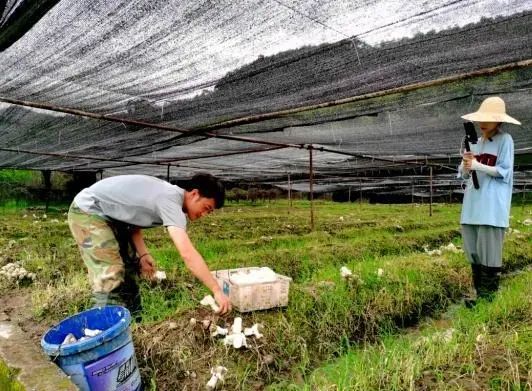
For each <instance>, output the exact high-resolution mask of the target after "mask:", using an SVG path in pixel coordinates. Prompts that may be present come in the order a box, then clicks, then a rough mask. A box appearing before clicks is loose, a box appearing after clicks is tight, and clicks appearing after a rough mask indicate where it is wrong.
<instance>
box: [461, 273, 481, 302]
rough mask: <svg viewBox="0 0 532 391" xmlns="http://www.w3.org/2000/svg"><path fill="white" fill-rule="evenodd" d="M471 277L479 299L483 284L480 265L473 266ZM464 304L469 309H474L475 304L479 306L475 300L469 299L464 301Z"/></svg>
mask: <svg viewBox="0 0 532 391" xmlns="http://www.w3.org/2000/svg"><path fill="white" fill-rule="evenodd" d="M471 275H472V279H473V287H474V288H475V292H476V293H477V297H479V290H480V289H481V284H482V274H481V267H480V265H479V264H478V263H472V264H471ZM464 303H465V306H466V307H467V308H473V307H474V306H475V304H477V300H476V299H474V298H471V297H468V298H466V299H465V300H464Z"/></svg>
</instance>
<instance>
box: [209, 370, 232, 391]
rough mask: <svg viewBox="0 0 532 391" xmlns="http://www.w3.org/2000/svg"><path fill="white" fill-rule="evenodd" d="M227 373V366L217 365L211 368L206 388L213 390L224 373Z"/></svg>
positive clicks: (222, 378)
mask: <svg viewBox="0 0 532 391" xmlns="http://www.w3.org/2000/svg"><path fill="white" fill-rule="evenodd" d="M226 373H227V368H226V367H222V366H217V367H216V368H212V369H211V375H212V376H211V378H210V379H209V381H208V382H207V389H208V390H214V389H216V385H217V384H218V381H220V382H223V381H224V377H225V374H226Z"/></svg>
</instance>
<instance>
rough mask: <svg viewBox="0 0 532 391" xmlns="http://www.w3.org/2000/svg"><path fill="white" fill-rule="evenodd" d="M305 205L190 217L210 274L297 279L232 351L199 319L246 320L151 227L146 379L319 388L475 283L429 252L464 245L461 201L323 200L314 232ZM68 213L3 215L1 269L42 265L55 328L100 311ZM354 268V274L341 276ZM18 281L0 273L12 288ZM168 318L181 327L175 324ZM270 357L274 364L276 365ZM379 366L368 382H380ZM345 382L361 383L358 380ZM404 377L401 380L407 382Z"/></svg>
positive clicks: (513, 260) (513, 252)
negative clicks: (258, 331)
mask: <svg viewBox="0 0 532 391" xmlns="http://www.w3.org/2000/svg"><path fill="white" fill-rule="evenodd" d="M294 205H295V206H294V207H292V208H289V207H288V204H287V202H285V201H277V202H272V203H263V204H260V203H257V204H255V205H252V204H246V203H244V204H242V203H240V204H237V203H235V204H230V205H228V206H226V207H225V208H223V209H222V210H220V211H217V212H216V213H214V214H213V215H211V216H208V217H205V218H203V219H201V220H199V221H198V222H191V223H190V225H189V229H188V231H189V234H190V236H191V239H192V241H193V243H194V244H195V245H196V246H197V248H198V249H199V251H200V252H201V253H202V254H203V255H204V257H205V259H206V261H207V263H208V264H209V267H210V268H211V269H212V270H219V269H227V268H236V267H244V266H270V267H271V268H273V269H274V270H275V271H277V272H278V273H281V274H284V275H288V276H290V277H292V279H293V282H292V284H291V288H290V300H289V306H288V307H287V308H285V309H275V310H270V311H258V312H253V313H247V314H243V320H244V324H245V325H246V326H248V325H251V324H253V323H261V324H263V325H264V332H263V334H264V339H263V340H259V341H251V342H250V348H249V349H247V350H242V351H235V350H233V349H228V348H227V347H225V346H223V345H222V344H221V343H220V342H219V341H217V340H215V339H213V338H211V337H210V335H209V332H204V331H203V330H202V329H201V327H200V329H198V328H196V329H194V331H191V328H190V325H189V320H190V318H195V319H197V320H198V321H201V320H202V319H204V318H205V317H209V318H214V320H215V321H216V322H217V324H219V325H222V326H223V325H226V323H227V324H230V323H231V322H232V319H233V317H234V316H235V315H236V314H234V313H233V314H231V315H230V316H228V317H224V318H218V317H213V316H212V314H209V312H208V311H206V310H205V309H204V308H202V307H201V306H199V305H198V302H199V300H200V299H201V298H202V297H203V296H204V295H205V294H206V293H207V291H206V289H205V288H204V287H203V286H202V285H201V284H200V283H199V282H198V281H197V280H195V279H194V277H193V276H192V275H191V274H190V272H189V271H188V270H187V269H186V267H185V266H184V264H183V262H182V260H181V259H180V257H179V255H178V253H177V251H176V250H175V248H174V247H173V244H172V242H171V240H170V238H169V237H168V235H167V233H166V231H165V230H164V229H163V228H155V229H151V230H146V231H145V237H146V242H147V245H148V247H149V249H150V252H151V253H152V254H153V255H154V257H155V259H156V261H157V263H158V265H159V267H160V268H161V269H163V270H165V271H166V272H167V276H168V281H167V282H166V283H164V284H161V285H156V286H152V285H150V284H148V283H143V284H142V286H141V294H142V298H143V303H144V313H143V321H142V322H141V323H140V324H137V325H135V326H134V328H133V335H134V338H135V347H136V350H137V357H138V359H139V365H140V368H141V370H142V375H143V378H144V379H145V380H146V379H147V380H146V381H145V383H146V384H149V383H150V382H151V383H152V386H151V388H152V389H178V388H183V387H184V385H186V384H188V385H189V386H190V388H197V387H198V385H200V384H205V382H206V381H207V380H208V376H209V371H210V367H211V366H213V365H219V364H224V365H225V364H227V365H226V366H228V367H229V370H230V372H229V373H230V374H229V376H228V378H227V380H226V387H227V389H251V388H252V387H255V385H257V384H258V383H262V385H263V386H264V385H269V384H275V386H273V385H272V387H273V388H274V389H282V390H286V389H297V387H300V386H302V387H304V384H305V382H306V383H307V384H313V383H312V382H313V381H314V380H313V379H314V378H313V375H312V374H313V371H314V370H315V369H316V368H319V367H321V366H323V365H324V363H326V362H328V361H329V360H331V359H332V358H333V357H338V356H342V355H345V354H348V355H351V354H353V353H352V352H353V351H354V349H355V350H356V349H357V347H358V346H374V345H373V343H374V342H376V341H381V340H384V341H387V340H388V339H389V338H391V339H396V333H397V332H398V331H399V330H401V329H402V328H405V327H409V326H412V325H415V324H416V322H418V321H419V320H420V319H422V318H423V317H425V316H430V315H434V314H437V313H439V312H441V311H443V310H444V309H445V308H447V306H448V305H449V304H450V303H452V302H456V301H458V300H459V299H460V297H461V296H462V295H463V294H465V293H467V292H468V291H469V289H470V274H469V267H468V265H467V262H466V261H465V259H464V256H463V254H454V253H451V252H443V254H442V255H441V256H430V255H428V254H426V253H425V251H424V246H428V248H429V249H435V248H438V247H439V246H441V245H446V244H448V243H449V242H453V243H454V244H456V245H460V243H461V238H460V233H459V225H458V218H459V209H460V206H459V205H443V204H436V205H434V214H433V216H432V217H429V216H428V206H420V205H367V204H347V203H346V204H339V203H330V202H324V201H319V202H316V204H315V210H316V229H315V231H311V230H310V227H309V203H308V202H307V201H298V202H296V203H295V204H294ZM65 208H66V206H65ZM65 208H63V209H61V208H57V209H54V210H52V211H50V212H49V213H48V214H47V216H46V218H45V217H44V216H43V214H44V213H43V210H41V209H37V210H27V209H9V210H4V211H2V213H1V214H0V266H1V265H3V264H5V263H7V262H10V261H14V260H18V261H21V262H22V264H23V266H24V267H25V268H26V269H28V271H30V272H35V273H37V276H38V277H37V280H36V282H35V283H34V284H33V285H30V286H29V287H28V288H27V289H30V290H31V292H32V311H33V314H34V315H35V319H36V321H43V322H46V323H47V324H49V323H55V322H57V321H58V320H60V319H62V318H64V317H65V316H67V315H70V314H73V313H75V312H77V311H79V310H81V309H84V308H86V307H87V306H88V305H89V297H90V292H89V287H88V283H87V281H86V276H85V270H84V268H83V264H82V261H81V259H80V256H79V253H78V250H77V248H76V245H75V243H74V240H73V239H72V238H71V236H70V232H69V229H68V225H67V224H66V223H65V218H66V216H64V214H63V213H64V212H65V210H66V209H65ZM33 215H35V217H34V216H33ZM512 215H513V218H512V220H511V222H512V223H511V224H512V227H513V228H514V229H518V231H520V232H518V233H515V232H513V233H512V234H510V235H508V236H507V240H506V243H505V247H504V265H505V268H506V271H511V270H515V269H519V268H521V267H523V266H524V265H527V264H529V263H530V256H529V254H530V253H531V252H532V248H531V243H530V231H531V229H530V226H526V225H524V224H523V221H524V220H525V219H526V218H529V216H530V209H529V208H528V207H525V208H523V207H522V206H521V205H519V206H514V207H513V209H512ZM24 216H25V217H24ZM344 265H345V266H348V267H349V268H350V269H351V270H352V271H353V273H354V274H355V275H356V278H353V279H352V280H350V281H345V280H343V279H342V278H341V277H340V273H339V269H340V267H341V266H344ZM379 269H382V270H383V272H382V275H381V276H379V272H378V270H379ZM13 288H14V286H13V285H8V284H6V283H5V281H1V280H0V293H2V292H5V291H6V290H9V289H13ZM518 304H519V303H518V301H517V302H516V305H518ZM479 308H481V307H479ZM501 308H504V306H503V307H501ZM490 316H491V319H495V320H496V322H502V321H501V319H505V317H508V319H514V320H519V319H522V316H523V314H519V313H518V312H517V310H515V311H514V310H512V311H510V312H509V311H504V310H502V309H501V310H500V313H499V314H498V315H497V314H496V312H492V313H491V315H490ZM170 322H174V323H176V324H177V328H175V326H173V327H172V328H169V323H170ZM456 328H457V329H458V328H459V327H458V326H456ZM460 329H461V328H460ZM390 335H391V336H390ZM364 344H367V345H364ZM523 349H526V347H523ZM428 352H429V353H430V354H433V355H434V356H435V357H436V356H437V355H438V351H436V350H434V351H429V350H428ZM431 352H432V353H431ZM264 357H271V358H272V360H273V361H272V362H271V363H268V364H265V363H264V360H265V359H264ZM372 360H375V357H374V358H373V359H372ZM463 365H464V367H468V366H469V367H471V366H472V365H473V364H472V363H471V362H467V361H466V362H465V363H464V364H463ZM469 367H468V368H469ZM376 368H377V367H376ZM435 368H436V367H435ZM438 368H439V367H437V368H436V369H437V370H439V369H438ZM187 371H188V372H187ZM192 372H194V373H195V377H191V376H190V375H189V374H190V373H192ZM416 373H417V372H416ZM435 373H436V372H435ZM370 374H371V371H369V372H368V379H369V380H368V382H369V381H370V380H371V379H374V377H371V376H373V375H371V376H370ZM399 374H400V371H398V372H397V376H399ZM444 375H445V373H443V374H442V376H444ZM375 376H376V375H375ZM443 378H444V377H443ZM324 379H330V378H329V377H328V376H326V377H324ZM338 379H340V377H338ZM343 379H344V380H343V381H344V383H343V384H349V381H350V380H349V379H350V378H348V377H347V375H346V376H344V377H343ZM385 380H386V379H385ZM371 381H373V380H371ZM383 381H384V380H383ZM386 381H389V382H392V380H390V379H387V380H386ZM393 381H396V382H398V383H397V384H403V383H399V382H403V380H401V379H400V378H399V377H398V378H397V380H393ZM494 381H495V380H494ZM497 381H499V380H497ZM331 384H333V385H334V384H336V383H334V382H333V383H331ZM368 384H369V383H368ZM386 384H392V383H386ZM504 384H506V383H504ZM384 388H385V389H386V387H384Z"/></svg>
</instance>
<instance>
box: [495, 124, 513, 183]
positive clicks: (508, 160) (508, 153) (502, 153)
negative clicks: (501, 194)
mask: <svg viewBox="0 0 532 391" xmlns="http://www.w3.org/2000/svg"><path fill="white" fill-rule="evenodd" d="M495 168H496V169H497V172H498V173H499V175H500V176H501V178H497V179H499V180H502V181H503V182H504V183H509V182H510V180H511V179H512V175H513V171H514V170H513V168H514V141H513V139H512V136H510V135H509V134H508V133H506V134H505V135H504V138H503V140H502V143H501V145H500V147H499V153H498V154H497V161H496V162H495Z"/></svg>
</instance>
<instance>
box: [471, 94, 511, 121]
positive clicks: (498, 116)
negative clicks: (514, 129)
mask: <svg viewBox="0 0 532 391" xmlns="http://www.w3.org/2000/svg"><path fill="white" fill-rule="evenodd" d="M462 118H463V119H466V120H468V121H476V122H508V123H510V124H516V125H521V122H519V121H518V120H516V119H515V118H512V117H510V116H509V115H508V114H506V105H505V104H504V101H503V100H502V99H501V98H499V97H498V96H493V97H491V98H486V99H484V101H483V102H482V103H481V104H480V107H479V108H478V110H477V111H475V112H474V113H470V114H466V115H463V116H462Z"/></svg>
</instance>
